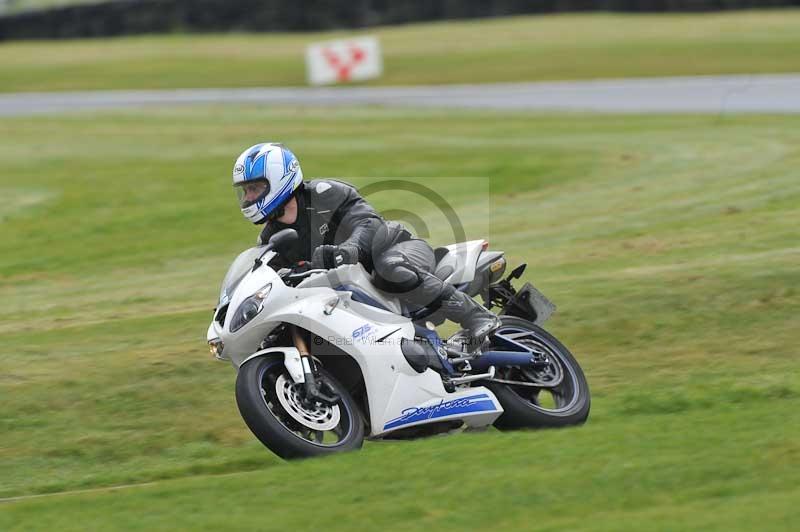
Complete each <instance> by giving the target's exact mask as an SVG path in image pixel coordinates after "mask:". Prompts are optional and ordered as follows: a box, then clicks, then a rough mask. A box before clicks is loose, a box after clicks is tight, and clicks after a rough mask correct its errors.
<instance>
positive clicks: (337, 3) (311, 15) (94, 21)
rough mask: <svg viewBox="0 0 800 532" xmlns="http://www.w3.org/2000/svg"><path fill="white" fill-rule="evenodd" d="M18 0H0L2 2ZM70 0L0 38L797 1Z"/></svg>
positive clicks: (7, 18)
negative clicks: (100, 0) (98, 1)
mask: <svg viewBox="0 0 800 532" xmlns="http://www.w3.org/2000/svg"><path fill="white" fill-rule="evenodd" d="M19 1H20V0H0V8H2V7H6V8H8V7H9V6H11V5H12V4H13V2H19ZM37 1H39V2H42V3H43V4H47V3H48V0H37ZM49 1H51V2H52V1H53V0H49ZM67 1H70V0H67ZM71 1H73V2H76V3H75V4H74V5H59V6H57V7H51V8H46V9H39V10H35V11H24V12H12V13H9V14H6V15H4V16H0V40H4V39H32V38H77V37H100V36H114V35H126V34H137V33H164V32H177V31H189V32H208V31H214V32H221V31H311V30H325V29H336V28H360V27H367V26H375V25H380V24H400V23H406V22H416V21H426V20H443V19H456V18H477V17H492V16H503V15H518V14H525V13H553V12H560V11H628V12H658V11H664V12H666V11H714V10H723V9H746V8H766V7H789V6H800V0H534V1H531V0H403V1H397V0H110V1H106V2H100V3H90V4H86V3H83V2H86V1H87V0H71Z"/></svg>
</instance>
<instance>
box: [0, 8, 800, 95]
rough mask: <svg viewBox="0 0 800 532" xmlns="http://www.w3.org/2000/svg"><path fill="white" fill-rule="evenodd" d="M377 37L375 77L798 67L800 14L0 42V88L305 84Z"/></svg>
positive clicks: (476, 79)
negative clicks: (324, 59) (309, 72)
mask: <svg viewBox="0 0 800 532" xmlns="http://www.w3.org/2000/svg"><path fill="white" fill-rule="evenodd" d="M362 33H369V34H375V35H378V36H379V37H380V40H381V44H382V47H383V50H384V56H385V57H384V61H385V75H384V77H383V78H381V79H380V80H379V81H377V82H374V83H375V84H384V85H408V84H439V83H488V82H504V81H507V82H514V81H536V80H559V79H589V78H609V77H610V78H615V77H635V76H670V75H708V74H737V73H742V74H751V73H773V72H800V10H771V11H746V12H736V13H723V14H704V15H697V14H692V15H665V14H658V15H618V14H616V15H611V14H582V15H551V16H539V17H533V16H522V17H511V18H500V19H491V20H480V21H458V22H447V23H430V24H413V25H407V26H396V27H385V28H372V29H369V30H364V31H351V32H333V33H305V34H300V33H295V34H260V35H259V34H228V35H202V36H200V35H195V36H191V35H167V36H146V37H130V38H119V39H103V40H87V41H50V42H10V43H0V92H14V91H59V90H80V89H131V88H142V89H143V88H177V87H253V86H265V85H269V86H279V85H304V84H305V60H304V53H305V47H306V45H307V44H308V43H310V42H313V41H318V40H321V39H328V38H335V37H343V36H347V35H359V34H362Z"/></svg>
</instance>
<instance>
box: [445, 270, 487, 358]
mask: <svg viewBox="0 0 800 532" xmlns="http://www.w3.org/2000/svg"><path fill="white" fill-rule="evenodd" d="M440 303H441V307H440V308H441V310H442V313H443V314H444V316H445V317H446V318H447V319H449V320H451V321H454V322H456V323H458V324H460V325H461V326H462V327H463V328H465V329H467V331H468V333H469V337H470V341H469V344H468V345H469V350H470V351H473V350H475V349H476V348H478V347H480V346H481V345H483V342H484V340H486V338H487V337H488V336H489V335H490V334H492V333H493V332H494V331H496V330H497V328H498V327H500V318H498V317H497V316H495V315H494V314H492V313H491V312H489V311H488V310H487V309H486V308H485V307H484V306H483V305H481V304H480V303H478V302H477V301H475V300H474V299H472V298H471V297H469V296H468V295H467V294H465V293H464V292H462V291H460V290H456V288H455V287H453V286H449V287H447V289H446V290H445V292H444V293H443V294H442V299H441V301H440Z"/></svg>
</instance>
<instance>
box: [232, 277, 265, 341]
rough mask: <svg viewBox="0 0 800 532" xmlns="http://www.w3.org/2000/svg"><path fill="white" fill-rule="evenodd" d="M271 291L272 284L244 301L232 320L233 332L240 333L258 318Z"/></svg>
mask: <svg viewBox="0 0 800 532" xmlns="http://www.w3.org/2000/svg"><path fill="white" fill-rule="evenodd" d="M271 290H272V283H270V284H268V285H266V286H265V287H264V288H262V289H261V290H259V291H258V292H256V293H255V294H253V295H252V296H250V297H248V298H247V299H245V300H244V301H242V304H241V305H239V308H237V309H236V314H234V315H233V318H232V319H231V332H236V331H238V330H239V329H241V328H242V327H244V326H245V325H247V324H248V323H249V322H250V321H252V319H253V318H255V317H256V316H258V313H259V312H261V310H263V308H264V300H265V299H267V296H268V295H269V293H270V291H271Z"/></svg>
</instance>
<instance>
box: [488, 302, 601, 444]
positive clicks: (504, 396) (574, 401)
mask: <svg viewBox="0 0 800 532" xmlns="http://www.w3.org/2000/svg"><path fill="white" fill-rule="evenodd" d="M500 318H501V320H502V325H501V327H500V328H499V329H498V330H497V331H496V332H495V335H506V337H507V338H510V339H513V340H514V341H515V342H519V343H520V344H522V345H524V346H525V347H526V348H528V349H531V350H532V351H534V352H535V353H536V354H537V357H538V359H539V361H540V363H539V364H538V365H537V366H536V367H535V368H520V367H508V368H499V369H498V370H497V373H496V375H495V382H492V381H488V382H481V383H480V384H482V385H485V386H486V387H487V388H489V389H490V390H491V391H492V392H493V393H494V395H495V396H496V397H497V400H498V401H500V404H501V405H502V406H503V410H504V412H503V414H502V415H501V416H500V417H499V418H497V420H496V421H495V423H494V426H495V427H497V428H498V429H501V430H513V429H522V428H544V427H566V426H571V425H580V424H582V423H584V422H585V421H586V419H587V418H588V417H589V408H590V403H591V400H590V396H589V385H588V384H587V382H586V377H585V376H584V374H583V370H581V367H580V366H579V365H578V362H577V360H575V357H573V356H572V353H570V352H569V350H568V349H567V348H566V347H565V346H564V344H562V343H561V342H559V341H558V339H556V338H555V337H554V336H553V335H551V334H550V333H548V332H547V331H545V330H544V329H542V328H541V327H539V326H537V325H535V324H534V323H532V322H530V321H527V320H524V319H521V318H517V317H514V316H500ZM496 341H497V336H495V337H494V338H493V339H492V342H493V343H494V342H496ZM497 381H506V382H497ZM511 383H518V384H511Z"/></svg>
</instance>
